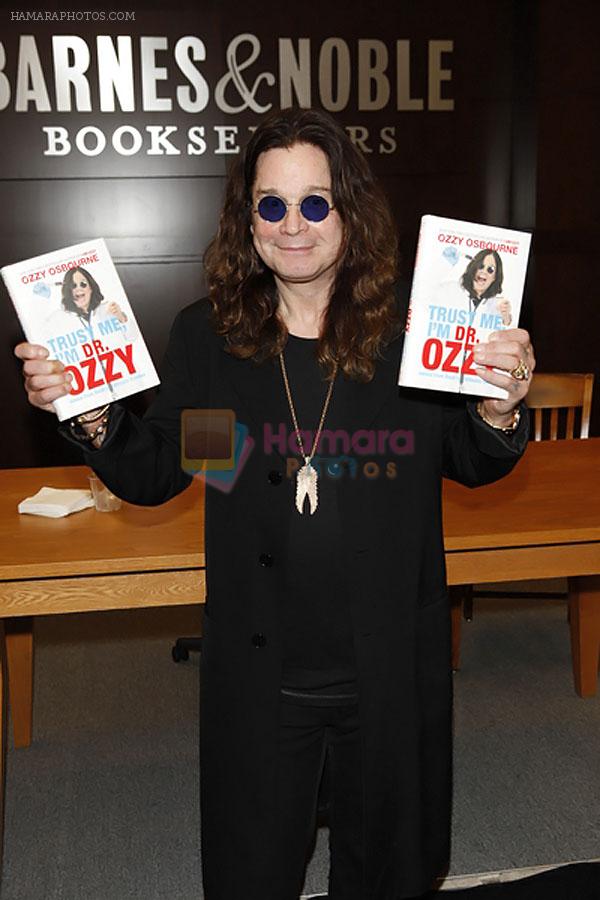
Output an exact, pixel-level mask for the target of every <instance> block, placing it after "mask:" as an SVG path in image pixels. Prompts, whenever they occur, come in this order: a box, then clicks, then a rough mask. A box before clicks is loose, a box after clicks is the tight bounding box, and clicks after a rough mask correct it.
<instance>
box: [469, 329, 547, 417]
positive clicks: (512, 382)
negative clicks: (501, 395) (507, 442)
mask: <svg viewBox="0 0 600 900" xmlns="http://www.w3.org/2000/svg"><path fill="white" fill-rule="evenodd" d="M473 355H474V359H475V365H476V367H477V371H478V374H479V375H480V376H481V377H482V378H483V380H484V381H488V382H489V383H490V384H495V385H497V386H498V387H501V388H505V390H507V391H508V399H507V400H497V399H492V398H490V397H486V398H485V399H484V400H483V411H484V413H485V415H486V418H488V419H489V420H490V421H491V422H493V423H494V425H498V426H500V427H503V426H504V425H509V424H510V422H511V420H512V413H513V410H514V409H515V407H517V406H518V405H519V403H520V402H521V400H523V398H524V397H525V396H526V395H527V391H528V390H529V385H530V383H531V374H532V372H533V370H534V369H535V356H534V353H533V347H532V346H531V340H530V338H529V333H528V332H527V331H525V329H523V328H509V329H507V330H506V331H495V332H493V334H491V335H490V337H489V340H488V341H487V343H485V344H477V346H476V347H475V350H474V354H473ZM519 363H523V364H524V365H525V366H527V368H528V369H529V378H527V379H523V380H522V381H518V380H517V379H516V378H513V376H512V375H511V374H510V373H511V372H512V371H514V370H515V369H516V368H517V366H518V365H519ZM493 369H503V370H504V371H505V373H506V374H499V373H498V372H494V371H493Z"/></svg>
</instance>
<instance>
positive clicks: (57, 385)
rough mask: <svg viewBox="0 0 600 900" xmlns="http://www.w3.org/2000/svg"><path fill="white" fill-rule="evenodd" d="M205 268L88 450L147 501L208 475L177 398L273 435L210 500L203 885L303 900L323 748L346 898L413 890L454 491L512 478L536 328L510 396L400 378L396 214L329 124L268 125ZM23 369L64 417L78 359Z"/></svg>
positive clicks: (490, 362) (338, 894)
mask: <svg viewBox="0 0 600 900" xmlns="http://www.w3.org/2000/svg"><path fill="white" fill-rule="evenodd" d="M206 272H207V279H208V285H209V296H208V301H206V300H204V301H200V302H197V303H195V304H193V305H192V306H189V307H187V308H186V309H184V310H182V312H181V313H180V314H179V315H178V316H177V319H176V321H175V324H174V326H173V330H172V333H171V339H170V343H169V347H168V350H167V354H166V358H165V362H164V366H163V370H162V386H161V390H160V392H159V395H158V397H157V399H156V400H155V401H154V403H153V404H152V406H151V408H150V409H149V410H148V412H147V414H146V415H145V416H144V418H143V419H142V420H139V419H138V418H136V417H135V416H134V415H132V414H131V413H129V412H126V411H125V410H124V409H123V408H122V407H120V406H118V405H117V404H115V405H114V406H113V407H112V408H111V410H110V414H109V419H108V423H107V428H106V429H105V430H103V432H102V433H101V434H99V435H98V434H95V432H94V430H93V427H92V426H90V425H89V424H88V423H87V422H86V420H85V418H84V419H83V420H82V421H80V423H79V428H80V429H81V435H80V436H81V438H82V439H83V440H86V438H88V439H89V444H88V447H87V451H86V454H85V459H86V462H87V463H88V464H89V465H90V466H92V467H93V468H94V470H95V471H96V472H97V473H98V474H99V476H100V477H101V478H102V480H103V481H104V482H106V483H107V484H108V485H109V487H110V488H111V490H113V491H114V492H115V493H116V494H117V495H119V496H121V497H123V498H124V499H126V500H129V501H131V502H134V503H141V504H155V503H161V502H163V501H165V500H168V499H169V498H170V497H172V496H173V495H174V494H176V493H177V492H178V491H180V490H182V489H183V488H185V487H186V486H187V485H188V483H189V481H190V476H189V475H187V474H186V473H185V472H183V471H182V469H181V467H180V417H181V413H182V411H183V410H184V409H187V408H201V409H232V410H234V412H235V415H236V418H237V419H238V420H239V421H240V422H243V423H244V424H246V425H247V426H248V428H249V431H250V434H251V436H252V437H253V438H254V441H255V450H254V452H253V453H252V454H251V455H250V457H249V458H248V461H247V462H246V465H245V467H244V469H243V471H242V472H241V473H240V476H239V478H238V481H237V482H236V484H235V487H234V489H233V490H232V491H231V493H229V494H226V493H223V492H219V491H215V490H210V489H208V490H207V498H206V558H207V598H206V608H205V617H204V630H203V647H202V669H201V804H202V853H203V873H204V890H205V896H206V898H207V900H242V898H247V900H259V898H260V900H297V898H298V895H299V892H300V890H301V887H302V883H303V878H304V869H305V864H306V858H307V853H308V851H309V847H310V844H311V840H312V837H313V834H314V828H315V812H316V802H317V792H318V786H319V779H320V777H321V773H322V768H323V763H324V759H325V756H326V754H327V756H328V759H329V764H330V784H331V802H330V829H331V833H330V848H331V872H330V882H329V897H330V900H400V898H406V897H412V896H415V895H418V894H420V893H422V892H424V891H426V890H428V889H429V888H430V886H431V885H432V883H433V881H434V879H435V878H436V877H437V876H439V875H440V874H442V873H443V872H444V871H445V869H446V867H447V865H448V858H449V833H450V793H451V669H450V628H449V607H448V599H447V592H446V585H445V573H444V553H443V542H442V528H441V510H440V497H441V479H442V475H446V476H447V477H450V478H454V479H456V480H458V481H460V482H462V483H463V484H467V485H471V486H475V485H478V484H483V483H485V482H489V481H493V480H495V479H497V478H500V477H501V476H502V475H504V474H506V473H507V472H509V471H510V469H511V468H512V467H513V466H514V464H515V463H516V461H517V460H518V458H519V456H520V455H521V453H522V452H523V449H524V446H525V443H526V440H527V426H526V416H520V409H519V407H520V404H521V401H522V400H523V397H524V396H525V394H526V392H527V386H528V378H529V374H530V372H531V371H532V369H533V367H534V364H535V363H534V357H533V351H532V348H531V344H530V342H529V336H528V334H527V333H526V332H525V331H523V330H520V329H513V330H508V331H504V332H502V333H501V334H497V335H496V336H495V337H496V340H493V341H491V342H490V343H489V344H487V345H485V346H482V347H479V348H478V351H477V355H478V360H477V361H478V362H479V363H480V364H481V365H484V366H486V367H488V368H485V369H482V370H481V371H482V377H483V378H484V379H485V380H487V381H489V382H491V383H493V384H496V385H500V386H501V387H505V388H506V389H507V390H508V399H507V400H490V399H486V400H483V401H481V402H479V403H477V402H476V401H475V400H474V401H473V402H467V403H466V404H465V403H464V402H463V401H462V399H461V400H458V401H457V402H456V403H453V402H448V399H447V398H441V397H439V396H437V395H435V394H433V393H430V392H418V391H407V390H402V389H399V388H398V387H397V374H398V366H399V361H400V355H401V350H402V333H403V325H404V321H403V317H404V312H403V307H402V305H401V304H400V303H399V301H398V299H397V295H396V294H397V292H396V290H395V287H394V285H395V282H396V278H397V271H396V241H395V236H394V228H393V222H392V218H391V215H390V213H389V210H388V208H387V204H386V202H385V200H384V198H383V195H382V193H381V192H380V190H379V189H378V187H377V186H376V184H375V182H374V179H373V177H372V175H371V173H370V171H369V168H368V166H367V164H366V162H365V159H364V158H363V156H362V155H361V154H360V152H359V151H358V150H357V149H356V148H355V147H354V146H353V145H352V143H351V141H350V140H349V138H348V136H347V135H346V134H345V132H344V131H343V130H342V129H341V128H340V127H339V126H338V125H337V124H336V123H335V122H334V120H333V119H331V117H329V116H328V115H326V114H324V113H320V112H316V111H311V110H296V111H286V112H280V113H277V114H274V115H272V116H270V117H269V118H268V119H266V120H265V121H264V122H263V123H262V124H261V125H260V126H259V127H258V129H257V130H256V132H255V133H254V134H253V136H252V137H251V139H250V142H249V144H248V146H247V148H246V150H245V151H244V153H243V154H242V155H241V157H240V159H239V161H238V162H237V163H236V164H235V166H234V168H233V169H232V172H231V174H230V177H229V180H228V184H227V189H226V196H225V202H224V207H223V212H222V215H221V219H220V222H219V228H218V231H217V234H216V237H215V238H214V240H213V241H212V243H211V244H210V246H209V248H208V251H207V253H206ZM17 355H19V356H20V357H21V358H22V359H24V360H26V362H25V365H24V372H25V379H26V387H27V390H28V393H29V397H30V400H31V402H32V403H33V404H34V405H36V406H38V407H41V408H44V409H50V408H51V407H52V401H53V400H54V399H56V397H58V396H60V395H62V394H63V393H65V392H66V390H67V389H68V385H67V384H66V383H65V378H64V375H63V374H62V373H63V368H62V366H61V364H60V363H58V362H57V361H49V360H47V359H46V357H47V354H46V352H45V351H43V350H42V349H41V348H36V347H33V346H32V345H28V344H23V345H20V347H19V348H17ZM492 367H493V368H492ZM494 369H499V370H503V372H504V374H501V373H499V372H498V371H494ZM511 373H512V374H511ZM325 439H327V442H328V444H327V446H328V453H330V457H329V458H327V459H325V458H324V457H325V455H326V454H325V453H324V452H323V449H322V444H324V443H325ZM334 445H335V446H334ZM332 446H333V447H334V448H333V450H332V449H331V448H332Z"/></svg>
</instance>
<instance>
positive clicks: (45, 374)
mask: <svg viewBox="0 0 600 900" xmlns="http://www.w3.org/2000/svg"><path fill="white" fill-rule="evenodd" d="M49 355H50V354H49V353H48V351H47V350H46V348H45V347H42V346H40V345H39V344H28V343H23V344H17V346H16V347H15V356H17V357H18V358H19V359H22V360H23V377H24V379H25V390H26V391H27V397H28V399H29V402H30V403H31V405H32V406H37V408H38V409H45V410H47V411H48V412H55V409H54V406H53V404H52V401H53V400H57V399H58V398H59V397H64V396H66V395H67V394H68V393H69V392H70V390H71V386H72V379H73V376H72V375H71V373H70V372H65V367H64V365H63V364H62V363H61V362H60V361H59V360H58V359H48V356H49Z"/></svg>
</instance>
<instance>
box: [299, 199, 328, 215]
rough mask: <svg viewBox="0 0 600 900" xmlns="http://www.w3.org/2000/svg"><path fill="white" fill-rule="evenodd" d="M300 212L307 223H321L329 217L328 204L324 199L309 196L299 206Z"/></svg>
mask: <svg viewBox="0 0 600 900" xmlns="http://www.w3.org/2000/svg"><path fill="white" fill-rule="evenodd" d="M300 212H301V213H302V215H303V216H304V218H305V219H308V221H309V222H322V221H323V219H326V218H327V216H328V215H329V203H328V202H327V200H326V199H325V197H319V196H318V194H311V195H310V197H305V198H304V200H303V201H302V203H301V204H300Z"/></svg>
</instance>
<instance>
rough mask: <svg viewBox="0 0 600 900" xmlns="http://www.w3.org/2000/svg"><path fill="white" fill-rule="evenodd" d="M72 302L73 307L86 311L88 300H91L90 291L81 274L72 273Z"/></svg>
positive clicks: (85, 279) (86, 281)
mask: <svg viewBox="0 0 600 900" xmlns="http://www.w3.org/2000/svg"><path fill="white" fill-rule="evenodd" d="M71 293H72V295H73V302H74V303H75V306H78V307H79V309H82V310H83V311H84V312H87V311H88V308H89V305H90V300H91V299H92V289H91V287H90V285H89V282H88V280H87V278H86V277H85V275H84V274H83V272H73V287H72V288H71Z"/></svg>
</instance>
